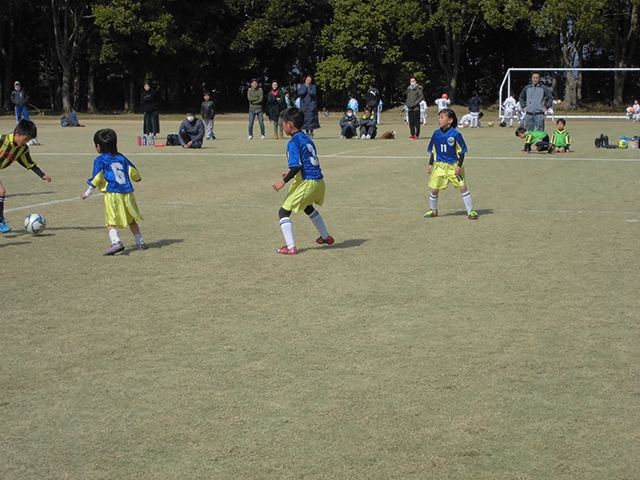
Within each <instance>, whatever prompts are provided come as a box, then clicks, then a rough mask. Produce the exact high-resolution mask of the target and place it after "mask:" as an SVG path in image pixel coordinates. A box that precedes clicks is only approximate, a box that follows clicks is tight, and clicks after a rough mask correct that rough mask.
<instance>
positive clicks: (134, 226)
mask: <svg viewBox="0 0 640 480" xmlns="http://www.w3.org/2000/svg"><path fill="white" fill-rule="evenodd" d="M129 229H131V233H133V238H134V239H135V241H136V245H137V246H138V250H146V249H147V248H149V247H147V244H146V243H144V240H143V239H142V233H140V225H138V222H136V221H135V220H134V221H133V222H131V223H130V224H129Z"/></svg>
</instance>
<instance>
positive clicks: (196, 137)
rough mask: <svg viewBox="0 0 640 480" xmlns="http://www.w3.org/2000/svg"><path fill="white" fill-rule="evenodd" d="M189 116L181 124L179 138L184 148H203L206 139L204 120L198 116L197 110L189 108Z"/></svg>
mask: <svg viewBox="0 0 640 480" xmlns="http://www.w3.org/2000/svg"><path fill="white" fill-rule="evenodd" d="M186 113H187V118H185V119H184V121H183V122H182V123H181V124H180V130H179V131H178V139H179V141H180V145H182V147H183V148H201V147H202V141H203V140H204V122H203V121H202V120H200V119H199V118H196V111H195V110H194V109H193V108H187V112H186Z"/></svg>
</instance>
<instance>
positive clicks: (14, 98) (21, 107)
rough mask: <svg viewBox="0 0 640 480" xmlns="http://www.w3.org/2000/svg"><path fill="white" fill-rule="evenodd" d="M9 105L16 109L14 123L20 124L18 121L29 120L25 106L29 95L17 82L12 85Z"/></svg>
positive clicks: (27, 103)
mask: <svg viewBox="0 0 640 480" xmlns="http://www.w3.org/2000/svg"><path fill="white" fill-rule="evenodd" d="M11 103H13V106H14V107H15V109H16V123H20V120H22V119H24V120H31V119H30V118H29V112H28V110H27V105H29V95H27V92H25V91H24V89H23V88H22V85H20V82H19V81H17V80H16V81H15V82H14V83H13V92H11Z"/></svg>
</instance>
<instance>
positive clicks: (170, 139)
mask: <svg viewBox="0 0 640 480" xmlns="http://www.w3.org/2000/svg"><path fill="white" fill-rule="evenodd" d="M171 145H180V137H178V134H177V133H170V134H169V135H167V146H171Z"/></svg>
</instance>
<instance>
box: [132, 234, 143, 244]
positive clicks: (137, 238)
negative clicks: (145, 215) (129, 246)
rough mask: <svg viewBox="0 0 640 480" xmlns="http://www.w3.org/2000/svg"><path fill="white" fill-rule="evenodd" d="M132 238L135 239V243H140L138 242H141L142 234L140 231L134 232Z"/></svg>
mask: <svg viewBox="0 0 640 480" xmlns="http://www.w3.org/2000/svg"><path fill="white" fill-rule="evenodd" d="M133 238H134V239H135V240H136V245H140V243H141V242H142V234H141V233H136V234H135V235H134V236H133Z"/></svg>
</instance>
